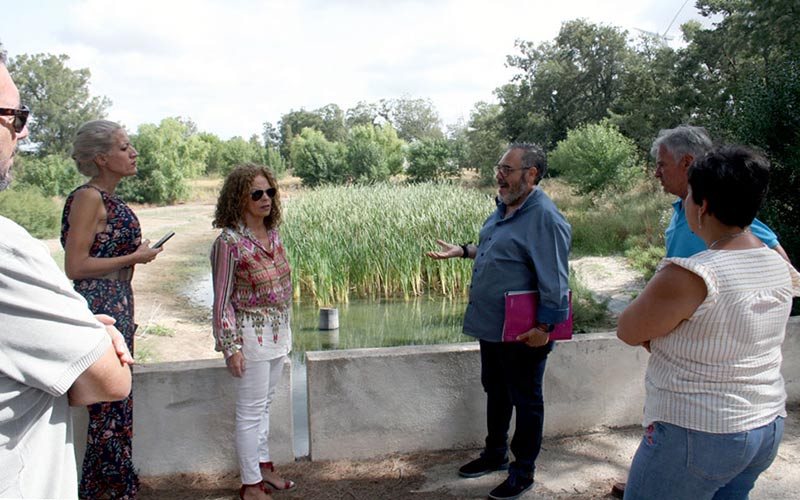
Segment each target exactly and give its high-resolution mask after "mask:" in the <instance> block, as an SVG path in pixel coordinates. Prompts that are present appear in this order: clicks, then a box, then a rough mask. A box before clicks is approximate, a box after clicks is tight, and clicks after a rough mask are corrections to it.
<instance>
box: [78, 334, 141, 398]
mask: <svg viewBox="0 0 800 500" xmlns="http://www.w3.org/2000/svg"><path fill="white" fill-rule="evenodd" d="M115 331H116V330H115ZM117 335H120V333H119V332H117ZM120 336H121V335H120ZM117 349H118V344H117V343H115V342H113V340H112V345H110V346H109V347H108V349H106V352H104V353H103V355H102V356H101V357H100V358H99V359H98V360H97V361H95V362H94V363H93V364H92V366H90V367H89V368H87V369H86V371H84V372H83V373H81V375H80V376H79V377H78V378H77V379H76V380H75V382H74V383H73V384H72V387H70V388H69V391H67V396H68V397H69V404H70V405H71V406H86V405H90V404H93V403H97V402H100V401H119V400H120V399H124V398H125V397H127V396H128V394H130V393H131V369H130V367H129V366H128V363H126V362H123V361H121V358H122V356H120V355H119V353H118V352H117ZM125 351H126V352H127V348H126V349H125ZM128 356H130V354H128Z"/></svg>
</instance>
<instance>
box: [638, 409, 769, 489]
mask: <svg viewBox="0 0 800 500" xmlns="http://www.w3.org/2000/svg"><path fill="white" fill-rule="evenodd" d="M782 437H783V418H781V417H777V418H776V419H775V420H773V421H772V422H771V423H769V424H767V425H765V426H763V427H759V428H757V429H753V430H750V431H746V432H737V433H734V434H710V433H708V432H700V431H693V430H689V429H685V428H683V427H679V426H677V425H672V424H667V423H664V422H654V423H653V424H652V425H650V426H648V427H647V429H645V431H644V436H643V437H642V441H641V443H639V449H638V450H636V455H634V457H633V463H632V464H631V472H630V474H629V476H628V483H627V485H626V487H625V500H640V499H641V500H645V499H646V500H659V499H670V500H681V499H686V500H703V499H714V500H723V499H725V500H728V499H730V500H733V499H744V500H746V499H747V498H748V494H749V492H750V490H751V489H753V486H754V485H755V483H756V479H757V478H758V476H759V474H761V473H762V472H764V471H765V470H767V468H768V467H769V466H770V465H771V464H772V461H773V460H774V459H775V455H777V454H778V446H779V445H780V442H781V438H782Z"/></svg>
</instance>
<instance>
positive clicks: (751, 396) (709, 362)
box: [617, 146, 800, 500]
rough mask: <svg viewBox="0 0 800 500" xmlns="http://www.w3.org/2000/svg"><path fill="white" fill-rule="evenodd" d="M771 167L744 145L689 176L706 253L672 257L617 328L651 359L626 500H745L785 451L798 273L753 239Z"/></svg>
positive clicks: (692, 216)
mask: <svg viewBox="0 0 800 500" xmlns="http://www.w3.org/2000/svg"><path fill="white" fill-rule="evenodd" d="M769 168H770V167H769V162H768V161H767V160H766V159H765V158H764V157H763V156H761V155H759V154H756V153H754V152H752V151H750V150H748V149H745V148H742V147H736V146H728V147H723V148H720V149H717V150H714V151H711V152H710V153H708V154H707V155H706V156H705V157H703V158H701V159H698V160H696V161H695V163H694V164H693V165H692V166H691V167H690V169H689V194H688V196H687V198H686V219H687V221H688V223H689V227H690V228H691V229H692V231H693V232H694V233H695V234H697V235H698V236H700V237H701V238H702V239H703V240H704V241H705V242H706V244H707V245H708V250H706V251H704V252H700V253H698V254H696V255H694V256H692V257H689V258H669V259H664V260H663V261H662V262H661V264H660V265H659V268H658V271H657V272H656V274H655V276H654V277H653V279H652V280H651V281H650V282H649V283H648V284H647V286H646V287H645V289H644V291H643V292H642V294H641V295H640V296H639V297H637V299H636V300H634V301H633V302H632V303H631V305H630V306H629V307H628V308H627V309H626V310H625V311H624V312H623V313H622V315H621V316H620V318H619V329H618V332H617V336H618V337H619V338H620V339H621V340H623V341H624V342H626V343H628V344H630V345H642V346H644V347H645V348H647V349H648V350H649V351H650V352H651V356H650V360H649V362H648V365H647V374H646V377H645V388H646V399H645V411H644V421H643V425H644V427H645V431H644V436H643V438H642V441H641V443H640V444H639V449H638V450H637V452H636V455H635V456H634V458H633V463H632V465H631V472H630V476H629V477H628V483H627V487H626V489H625V499H627V500H630V499H648V500H654V499H661V498H663V499H671V500H680V499H691V500H699V499H712V498H713V499H746V498H748V493H749V491H750V490H751V489H752V488H753V486H754V484H755V481H756V479H757V478H758V476H759V474H761V472H763V471H764V470H766V469H767V468H768V467H769V466H770V464H771V463H772V461H773V459H774V458H775V455H776V454H777V452H778V445H779V444H780V441H781V437H782V434H783V418H784V417H785V416H786V410H785V401H786V391H785V390H784V385H783V378H782V377H781V372H780V368H781V344H782V343H783V338H784V336H785V333H786V321H787V319H788V317H789V313H790V311H791V307H792V297H793V296H800V274H798V272H797V271H796V270H795V269H794V268H793V267H792V266H791V264H789V263H788V262H787V261H785V260H784V259H783V258H781V257H780V256H779V255H778V254H777V253H776V252H774V251H772V250H770V249H769V248H767V247H766V246H764V244H763V243H761V241H760V240H759V239H758V238H756V237H755V236H753V235H752V234H750V232H749V231H748V226H749V225H750V223H751V222H752V220H753V218H755V216H756V212H757V211H758V209H759V207H760V206H761V202H762V200H763V199H764V196H765V194H766V192H767V186H768V182H769Z"/></svg>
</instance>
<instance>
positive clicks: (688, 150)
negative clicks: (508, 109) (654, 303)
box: [611, 125, 789, 498]
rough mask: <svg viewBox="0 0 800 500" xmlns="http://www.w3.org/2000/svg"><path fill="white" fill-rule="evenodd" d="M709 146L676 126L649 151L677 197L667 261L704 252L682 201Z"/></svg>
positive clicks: (757, 228) (763, 232)
mask: <svg viewBox="0 0 800 500" xmlns="http://www.w3.org/2000/svg"><path fill="white" fill-rule="evenodd" d="M712 146H713V143H712V141H711V138H710V137H709V136H708V132H706V129H705V128H703V127H693V126H691V125H680V126H678V127H675V128H670V129H662V130H661V131H660V132H659V133H658V137H656V139H655V141H653V145H652V147H651V148H650V154H651V155H652V156H653V157H654V158H655V159H656V178H658V180H659V181H660V182H661V186H662V187H663V188H664V191H665V192H666V193H670V194H674V195H675V196H677V197H678V199H676V200H675V201H674V202H672V218H671V219H670V221H669V226H667V230H666V232H665V236H666V246H667V257H691V256H692V255H694V254H696V253H699V252H702V251H704V250H706V244H705V242H704V241H703V240H702V239H700V237H699V236H697V235H696V234H694V233H693V232H692V230H691V229H689V224H688V223H687V222H686V210H685V207H684V200H686V196H687V195H688V194H689V167H690V166H691V164H692V162H693V161H694V159H695V158H700V157H702V156H704V155H705V154H706V153H707V152H708V151H709V150H710V149H711V147H712ZM749 230H750V232H752V233H753V234H754V235H755V236H757V237H758V239H760V240H761V241H762V242H763V243H764V244H765V245H767V246H768V247H770V248H771V249H773V250H775V251H776V252H778V254H779V255H780V256H781V257H783V258H784V259H786V260H787V261H788V260H789V256H788V255H787V254H786V251H785V250H784V249H783V247H782V246H781V245H780V244H779V243H778V237H777V236H776V235H775V233H774V232H772V229H770V228H769V227H767V226H766V225H765V224H764V223H763V222H761V221H760V220H758V219H753V223H752V224H751V225H750V228H749ZM611 492H612V494H613V495H614V496H615V497H617V498H622V497H623V495H624V493H625V483H615V484H614V486H613V487H612V489H611Z"/></svg>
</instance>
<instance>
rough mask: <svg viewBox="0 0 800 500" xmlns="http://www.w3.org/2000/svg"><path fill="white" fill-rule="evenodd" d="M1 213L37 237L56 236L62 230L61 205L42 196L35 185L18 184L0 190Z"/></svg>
mask: <svg viewBox="0 0 800 500" xmlns="http://www.w3.org/2000/svg"><path fill="white" fill-rule="evenodd" d="M0 214H2V215H3V216H4V217H8V218H9V219H11V220H13V221H14V222H16V223H17V224H19V225H20V226H22V227H24V228H25V229H27V230H28V232H29V233H31V235H32V236H33V237H35V238H43V239H46V238H56V237H58V235H59V233H60V230H61V206H60V205H59V204H58V203H56V202H55V201H53V200H52V199H51V198H47V197H45V196H42V193H41V191H39V188H37V187H34V186H16V187H13V188H11V189H6V190H5V191H2V192H0Z"/></svg>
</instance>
